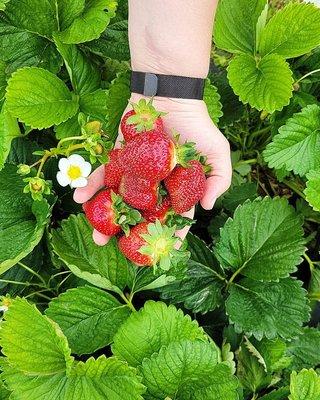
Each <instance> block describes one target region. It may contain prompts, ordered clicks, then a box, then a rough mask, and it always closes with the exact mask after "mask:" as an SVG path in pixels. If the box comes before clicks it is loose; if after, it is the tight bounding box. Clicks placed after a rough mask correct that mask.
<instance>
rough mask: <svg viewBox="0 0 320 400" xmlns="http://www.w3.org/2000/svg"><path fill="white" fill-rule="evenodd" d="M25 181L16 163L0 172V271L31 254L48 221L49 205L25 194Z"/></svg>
mask: <svg viewBox="0 0 320 400" xmlns="http://www.w3.org/2000/svg"><path fill="white" fill-rule="evenodd" d="M24 186H25V183H24V182H23V181H22V179H21V177H20V176H19V175H18V174H17V168H16V167H15V166H14V165H7V166H6V167H5V168H4V169H2V171H1V172H0V243H1V247H0V274H1V273H3V272H5V271H7V270H8V269H9V268H11V267H12V266H13V265H15V264H16V263H17V262H18V261H20V260H22V259H23V258H24V257H25V256H26V255H28V254H29V253H30V252H31V251H32V250H33V249H34V248H35V246H36V245H37V244H38V243H39V242H40V240H41V238H42V235H43V232H44V229H45V227H46V225H47V223H48V216H49V205H48V203H47V202H46V201H45V200H43V201H36V202H33V200H32V199H31V197H30V196H29V195H26V194H24V193H23V187H24Z"/></svg>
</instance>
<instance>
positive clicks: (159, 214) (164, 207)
mask: <svg viewBox="0 0 320 400" xmlns="http://www.w3.org/2000/svg"><path fill="white" fill-rule="evenodd" d="M170 207H171V203H170V200H169V197H164V199H163V200H162V202H161V203H160V204H157V205H156V206H155V208H154V209H152V210H145V211H143V212H142V213H141V214H142V216H143V218H144V219H145V220H147V221H149V222H155V221H156V220H157V219H158V220H159V221H160V222H161V223H164V222H165V221H166V219H167V214H168V212H169V210H170Z"/></svg>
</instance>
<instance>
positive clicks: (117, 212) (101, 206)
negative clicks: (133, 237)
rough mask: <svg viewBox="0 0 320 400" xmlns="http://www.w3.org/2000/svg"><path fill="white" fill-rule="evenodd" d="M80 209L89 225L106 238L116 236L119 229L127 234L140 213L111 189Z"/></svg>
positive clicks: (102, 192) (139, 216)
mask: <svg viewBox="0 0 320 400" xmlns="http://www.w3.org/2000/svg"><path fill="white" fill-rule="evenodd" d="M82 207H83V210H84V212H85V214H86V217H87V219H88V221H89V222H90V224H91V225H92V226H93V227H94V228H95V229H96V230H97V231H99V232H101V233H103V234H105V235H108V236H114V235H117V234H118V233H120V231H121V229H123V230H124V231H125V232H128V229H129V228H128V226H129V225H135V224H136V223H137V222H139V221H140V219H141V215H140V213H139V212H138V211H137V210H133V209H132V208H131V207H129V206H127V205H126V204H125V203H124V202H123V201H122V198H121V197H120V196H118V195H117V194H115V193H114V192H113V191H112V190H111V189H106V190H103V191H101V192H99V193H98V194H97V195H96V196H95V197H94V198H93V199H91V200H89V201H87V202H86V203H84V204H83V206H82Z"/></svg>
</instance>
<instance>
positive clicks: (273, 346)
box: [252, 338, 292, 372]
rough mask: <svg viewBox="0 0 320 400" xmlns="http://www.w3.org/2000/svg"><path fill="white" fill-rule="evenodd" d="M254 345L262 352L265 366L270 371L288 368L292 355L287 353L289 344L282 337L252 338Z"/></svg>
mask: <svg viewBox="0 0 320 400" xmlns="http://www.w3.org/2000/svg"><path fill="white" fill-rule="evenodd" d="M252 343H253V345H254V347H255V348H256V349H257V351H258V352H259V353H260V354H261V357H262V358H263V361H264V364H265V368H266V370H267V371H268V372H277V371H281V370H283V369H284V368H287V367H288V366H289V365H290V364H291V362H292V357H290V356H287V355H286V351H287V345H286V342H285V341H284V340H282V339H279V338H277V339H274V340H268V339H265V338H264V339H262V340H260V341H258V340H254V339H253V340H252Z"/></svg>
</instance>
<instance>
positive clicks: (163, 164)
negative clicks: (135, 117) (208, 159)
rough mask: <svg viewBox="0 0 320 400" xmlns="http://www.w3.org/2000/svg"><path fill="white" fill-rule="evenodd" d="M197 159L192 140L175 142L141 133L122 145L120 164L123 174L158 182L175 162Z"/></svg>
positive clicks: (162, 136)
mask: <svg viewBox="0 0 320 400" xmlns="http://www.w3.org/2000/svg"><path fill="white" fill-rule="evenodd" d="M197 158H199V154H198V153H197V151H196V149H195V147H194V144H193V143H185V144H183V145H177V144H175V143H174V142H173V141H172V140H171V139H170V138H169V137H168V136H166V135H160V136H159V135H158V134H157V133H156V132H153V131H150V132H145V133H144V134H142V135H139V136H136V137H135V138H133V139H132V140H131V141H130V142H128V143H127V144H126V146H125V147H124V148H123V150H122V152H121V156H120V157H119V159H120V164H121V168H122V169H123V171H124V172H125V173H126V174H132V175H135V176H139V177H140V178H143V179H148V180H153V181H155V182H160V181H162V180H163V179H165V178H166V177H167V176H168V175H169V174H170V172H171V171H172V170H173V168H174V167H175V166H176V165H177V164H180V165H187V163H188V162H189V161H190V160H193V159H197Z"/></svg>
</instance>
